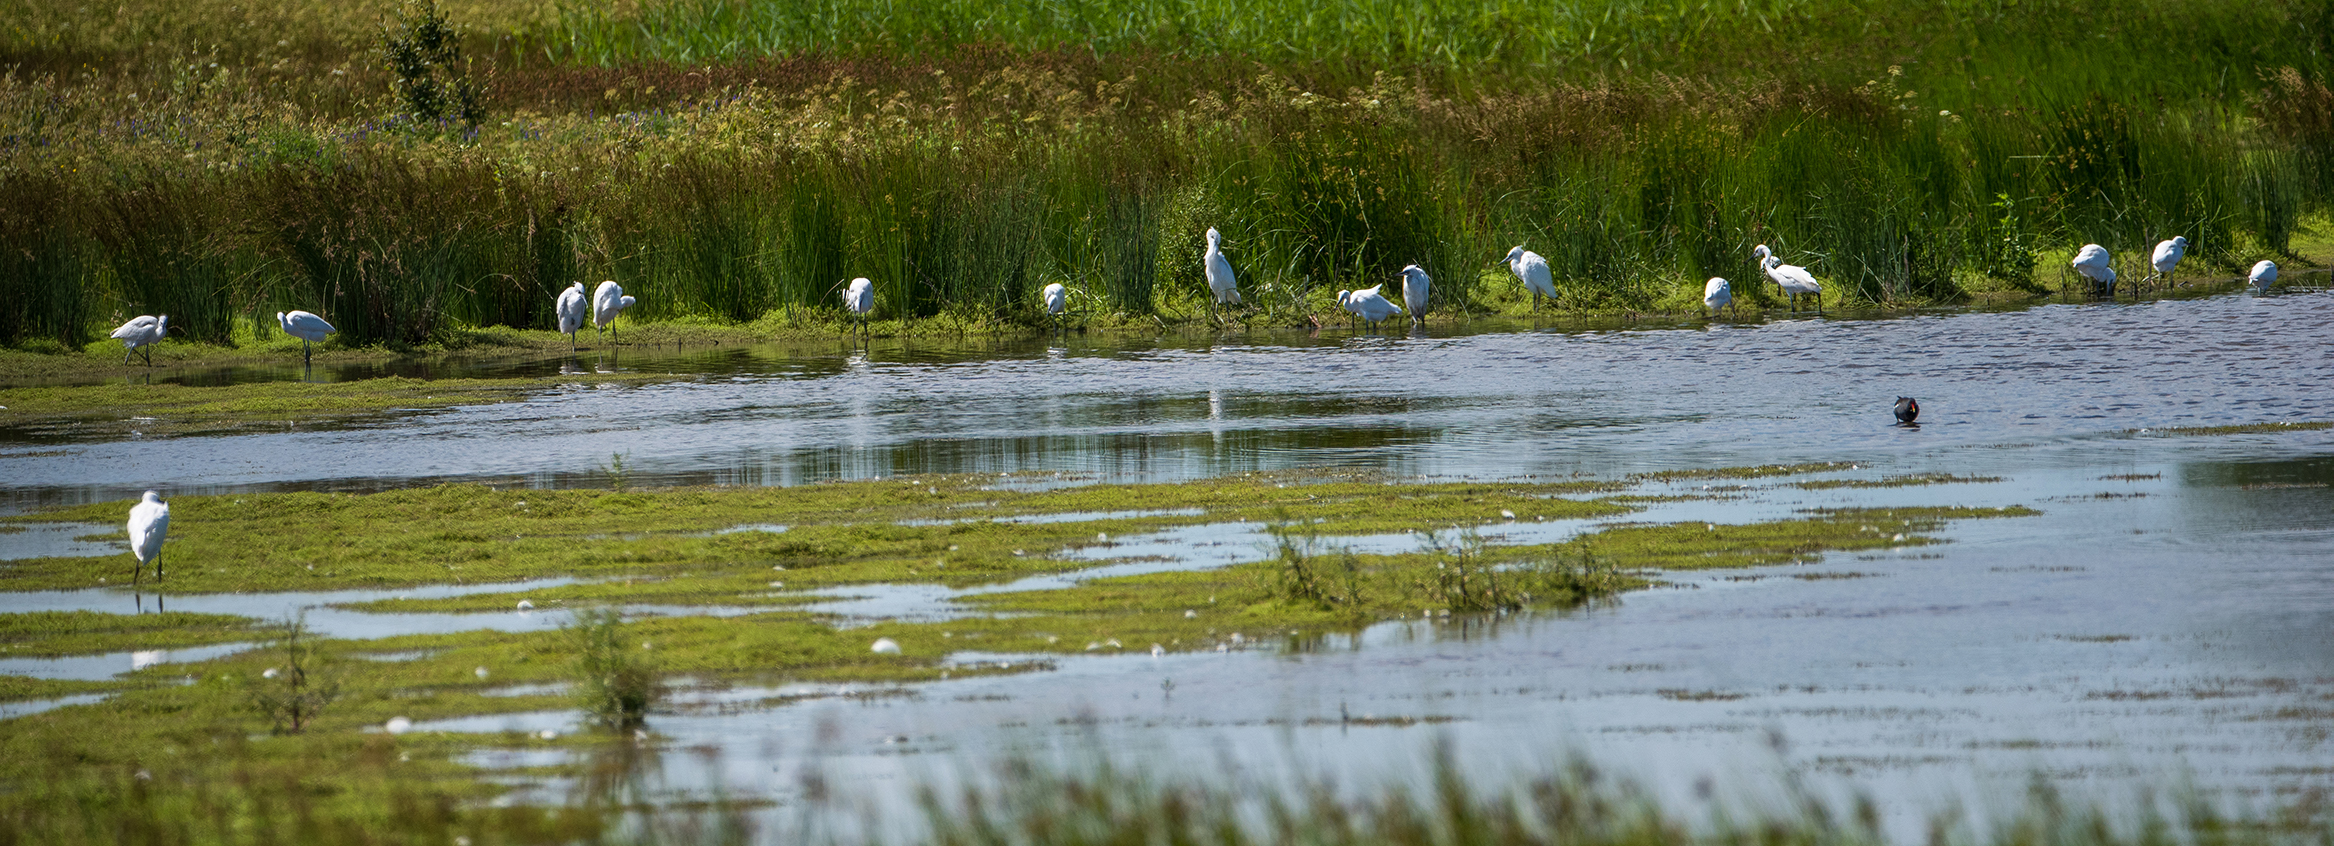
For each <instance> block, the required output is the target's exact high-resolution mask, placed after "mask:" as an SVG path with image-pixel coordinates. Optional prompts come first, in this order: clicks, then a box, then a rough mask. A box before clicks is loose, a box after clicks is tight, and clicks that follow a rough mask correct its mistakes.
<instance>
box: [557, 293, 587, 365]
mask: <svg viewBox="0 0 2334 846" xmlns="http://www.w3.org/2000/svg"><path fill="white" fill-rule="evenodd" d="M584 306H585V303H584V292H583V283H582V282H577V283H575V284H573V285H570V286H568V287H567V290H565V291H561V292H559V303H558V308H559V334H562V335H566V336H567V351H568V352H575V333H577V332H580V331H582V330H583V325H584V317H585V315H584Z"/></svg>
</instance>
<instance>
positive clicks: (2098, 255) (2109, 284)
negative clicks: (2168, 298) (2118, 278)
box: [2067, 244, 2139, 297]
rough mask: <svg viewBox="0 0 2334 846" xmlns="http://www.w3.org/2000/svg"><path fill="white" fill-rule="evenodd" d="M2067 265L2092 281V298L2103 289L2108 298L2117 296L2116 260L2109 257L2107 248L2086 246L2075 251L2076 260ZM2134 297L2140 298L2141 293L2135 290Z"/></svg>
mask: <svg viewBox="0 0 2334 846" xmlns="http://www.w3.org/2000/svg"><path fill="white" fill-rule="evenodd" d="M2067 264H2069V265H2072V266H2073V267H2074V268H2075V272H2076V273H2080V274H2082V275H2083V278H2085V279H2089V280H2091V294H2092V296H2097V295H2098V293H2099V290H2100V289H2102V288H2104V289H2106V290H2107V295H2108V296H2110V297H2112V296H2115V260H2114V259H2113V258H2112V257H2110V256H2108V255H2107V248H2106V247H2102V246H2099V245H2098V244H2084V245H2083V248H2082V249H2080V250H2076V251H2075V258H2074V260H2073V261H2070V262H2067ZM2135 287H2136V286H2135ZM2132 296H2134V297H2137V296H2139V292H2138V291H2136V290H2134V291H2133V292H2132Z"/></svg>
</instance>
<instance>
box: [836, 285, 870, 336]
mask: <svg viewBox="0 0 2334 846" xmlns="http://www.w3.org/2000/svg"><path fill="white" fill-rule="evenodd" d="M843 308H846V309H849V310H850V312H851V313H852V314H854V315H857V316H858V317H859V334H860V335H861V336H865V335H866V334H867V314H868V313H869V312H872V311H874V310H875V283H874V282H872V281H870V280H869V279H868V278H867V277H865V276H861V277H859V278H857V279H853V280H851V285H850V286H849V287H846V288H844V289H843Z"/></svg>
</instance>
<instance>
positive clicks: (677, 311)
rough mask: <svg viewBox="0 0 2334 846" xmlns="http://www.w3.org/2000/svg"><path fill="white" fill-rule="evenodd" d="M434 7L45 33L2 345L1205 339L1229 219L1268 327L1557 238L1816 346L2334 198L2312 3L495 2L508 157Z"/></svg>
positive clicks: (149, 10) (1477, 273) (492, 94)
mask: <svg viewBox="0 0 2334 846" xmlns="http://www.w3.org/2000/svg"><path fill="white" fill-rule="evenodd" d="M387 8H388V7H387V5H386V4H382V5H376V6H370V7H367V6H363V5H360V4H349V5H345V6H339V5H336V6H334V7H332V8H330V9H316V8H312V4H290V3H287V2H283V0H259V2H256V3H239V4H228V3H225V2H223V0H200V2H194V3H187V4H178V3H168V4H165V3H159V2H154V0H133V2H130V3H127V4H123V6H122V8H121V9H119V10H117V14H114V15H111V16H101V17H105V18H106V19H105V20H100V21H84V20H82V19H81V16H78V14H77V13H75V12H73V11H72V10H71V9H66V8H63V7H59V8H56V9H51V8H49V7H48V6H45V5H42V4H17V5H14V6H10V7H7V8H6V9H4V10H0V24H6V25H5V26H0V59H5V60H8V61H9V62H10V63H11V66H12V67H16V68H18V71H17V72H16V73H15V74H14V75H12V76H9V77H8V78H7V79H6V80H5V81H4V82H0V135H6V136H8V137H13V138H17V139H20V141H19V143H16V144H12V145H8V146H6V147H5V148H0V200H5V202H0V209H4V210H5V211H0V263H6V264H7V265H8V267H7V272H5V273H0V286H5V287H6V290H5V291H0V344H8V345H13V346H17V347H20V348H24V349H63V350H76V349H80V348H81V347H82V345H84V344H86V343H88V342H89V341H91V340H93V339H95V338H98V337H102V335H103V333H104V331H105V330H106V329H109V328H110V327H112V326H113V325H115V324H117V323H118V322H120V321H121V320H123V319H126V318H127V317H128V316H131V315H135V314H141V313H169V314H172V315H173V317H174V325H177V326H180V327H183V335H182V336H181V339H182V340H193V341H200V342H205V343H211V344H237V345H254V344H258V345H271V346H274V345H279V344H280V337H279V336H278V335H277V333H276V332H275V331H274V329H273V328H272V326H270V325H269V324H268V323H267V318H268V317H269V316H271V315H272V313H273V312H274V311H277V310H282V309H286V308H292V307H300V308H306V309H308V310H311V311H317V312H320V313H322V314H324V315H325V316H326V317H328V318H330V319H332V320H333V321H335V323H336V324H337V325H338V326H339V327H340V328H341V335H340V336H339V337H338V338H337V339H336V341H335V343H338V344H348V345H357V346H369V345H376V344H381V345H389V346H391V347H395V348H406V347H417V346H426V345H430V344H435V343H444V342H446V341H447V340H448V339H450V338H456V337H459V336H460V335H462V334H463V333H465V332H471V331H476V330H478V329H480V328H482V327H512V328H518V329H536V330H540V329H543V328H546V327H548V326H549V325H550V323H551V308H550V304H551V300H552V297H553V296H554V294H555V293H556V292H557V291H559V290H560V289H562V288H564V287H566V285H567V284H569V283H570V282H573V281H583V282H586V283H587V284H589V283H594V282H596V281H597V280H599V279H603V278H613V279H618V280H620V281H622V282H623V283H624V284H625V285H626V287H627V289H628V290H630V291H632V292H633V293H634V294H635V295H636V296H638V297H639V298H640V305H639V306H637V307H636V311H635V315H636V316H637V317H638V318H639V319H642V320H645V321H650V322H667V321H698V322H710V323H719V324H726V325H741V324H759V323H766V322H776V323H780V324H789V325H804V326H807V325H820V324H823V325H826V326H830V327H834V328H837V329H839V328H840V327H841V325H842V323H841V320H840V310H839V308H838V306H837V301H836V297H835V292H836V290H837V286H838V285H839V284H840V283H841V282H842V281H843V280H845V279H847V278H849V277H851V276H857V275H865V276H868V277H870V278H871V279H873V280H874V281H875V283H876V286H877V309H876V310H877V315H878V317H879V318H880V319H882V320H885V321H890V322H892V323H894V324H895V325H897V326H898V327H900V331H912V327H914V326H915V325H917V324H921V323H925V322H928V321H940V322H942V323H946V324H951V325H955V326H958V327H968V328H975V329H977V330H980V331H1002V330H1010V331H1037V327H1039V326H1040V325H1042V324H1044V323H1045V321H1044V320H1043V319H1042V318H1041V317H1040V315H1039V312H1038V310H1037V306H1036V302H1035V292H1036V291H1037V290H1038V289H1039V288H1041V287H1042V286H1043V285H1045V284H1047V283H1049V282H1057V281H1058V282H1063V283H1065V284H1068V285H1070V286H1071V287H1072V288H1073V289H1075V290H1076V291H1078V296H1077V299H1078V301H1079V302H1080V304H1081V307H1082V310H1083V311H1084V312H1085V315H1084V317H1082V319H1088V318H1091V319H1099V320H1101V321H1103V322H1105V323H1109V324H1121V325H1142V324H1146V323H1149V324H1171V323H1177V322H1185V323H1192V324H1202V325H1206V324H1212V323H1213V322H1214V321H1215V317H1214V315H1212V314H1211V313H1210V310H1209V309H1207V308H1206V307H1205V300H1204V297H1203V291H1204V285H1203V283H1202V280H1201V274H1200V270H1199V266H1198V256H1199V249H1200V235H1201V233H1202V232H1203V231H1205V230H1206V229H1207V228H1208V227H1210V226H1214V227H1217V228H1219V229H1221V230H1222V231H1223V232H1224V235H1225V238H1226V253H1227V255H1229V256H1230V257H1231V259H1232V261H1233V263H1234V265H1235V267H1236V268H1238V270H1239V272H1240V274H1241V277H1242V279H1243V285H1244V288H1245V290H1246V291H1247V294H1248V298H1249V299H1250V301H1251V304H1250V306H1249V307H1247V308H1245V309H1242V310H1239V311H1238V312H1236V313H1235V314H1233V315H1231V316H1230V317H1229V318H1228V320H1229V322H1232V323H1235V324H1248V325H1255V324H1260V323H1261V324H1270V325H1303V324H1308V323H1310V322H1312V321H1313V320H1315V319H1317V318H1320V317H1322V316H1324V315H1328V316H1332V317H1333V316H1334V315H1335V314H1336V311H1335V309H1334V306H1333V305H1332V304H1331V303H1330V296H1331V295H1332V293H1333V292H1334V291H1335V290H1337V289H1339V288H1346V287H1364V286H1366V285H1369V284H1376V283H1377V282H1383V281H1388V280H1391V279H1392V278H1393V275H1394V273H1395V270H1396V268H1399V267H1400V266H1402V265H1404V264H1408V263H1412V262H1416V263H1420V264H1422V265H1423V266H1425V267H1426V268H1427V269H1428V270H1429V271H1430V272H1431V273H1433V274H1434V275H1435V276H1436V280H1437V283H1438V285H1437V291H1438V292H1440V293H1439V294H1438V296H1440V297H1441V298H1442V302H1441V303H1440V304H1439V305H1438V310H1439V311H1440V312H1441V313H1443V314H1446V315H1457V314H1464V313H1474V314H1485V313H1503V312H1520V311H1522V310H1524V308H1525V303H1524V301H1523V299H1522V298H1521V297H1520V296H1518V294H1517V289H1516V285H1515V283H1514V282H1513V280H1511V279H1509V278H1507V277H1506V276H1505V275H1504V272H1503V270H1502V269H1501V268H1498V267H1495V266H1494V261H1495V259H1496V258H1497V257H1498V256H1500V255H1502V254H1503V253H1504V252H1505V251H1506V248H1507V247H1509V246H1512V245H1514V244H1516V243H1524V244H1526V245H1528V246H1530V247H1532V248H1533V249H1535V250H1536V251H1538V252H1540V253H1541V254H1543V255H1545V256H1547V257H1548V259H1549V260H1550V262H1551V265H1552V266H1553V267H1554V268H1555V269H1556V272H1557V276H1558V281H1559V286H1560V292H1561V296H1560V297H1559V305H1560V306H1561V307H1562V308H1564V309H1567V310H1572V311H1584V312H1599V313H1623V314H1626V313H1642V312H1649V311H1667V312H1685V311H1690V310H1693V309H1695V308H1696V307H1697V304H1698V299H1697V292H1698V291H1699V290H1700V284H1701V281H1702V279H1704V278H1706V277H1708V276H1711V275H1722V276H1727V277H1730V278H1733V279H1734V280H1736V283H1737V285H1736V290H1737V298H1738V302H1740V303H1741V304H1742V306H1743V307H1744V308H1748V309H1753V310H1757V309H1763V308H1772V307H1774V306H1775V305H1776V302H1777V295H1776V294H1775V293H1773V292H1771V291H1769V290H1767V289H1766V288H1765V286H1764V285H1760V284H1756V282H1757V280H1758V273H1757V270H1756V268H1755V267H1753V266H1752V264H1751V263H1750V259H1749V249H1750V247H1751V246H1752V245H1754V244H1757V243H1767V244H1770V245H1772V246H1774V247H1775V248H1777V250H1778V251H1779V252H1780V253H1781V254H1782V255H1783V257H1784V258H1785V259H1786V260H1787V261H1791V262H1794V263H1800V264H1805V265H1807V266H1809V267H1810V268H1812V269H1813V270H1814V271H1815V273H1816V274H1817V275H1818V276H1819V277H1821V278H1823V279H1825V280H1826V281H1827V282H1828V283H1829V284H1830V286H1831V288H1830V297H1831V298H1832V300H1833V304H1835V305H1845V306H1852V307H1867V306H1876V305H1877V306H1903V305H1920V304H1931V303H1950V302H1959V301H1963V300H1966V299H1968V298H1970V297H1972V296H1983V297H1988V298H1993V297H2004V296H2034V295H2037V294H2039V293H2043V292H2047V291H2052V290H2056V289H2058V288H2059V287H2061V284H2062V282H2063V279H2064V276H2065V274H2064V273H2063V272H2062V269H2061V268H2060V267H2059V266H2058V263H2057V262H2056V261H2055V260H2052V259H2046V258H2045V257H2047V256H2051V255H2055V253H2056V252H2057V251H2060V250H2067V249H2072V248H2073V247H2075V246H2077V245H2080V244H2083V243H2086V242H2097V243H2100V244H2103V245H2105V246H2107V247H2109V248H2110V249H2112V250H2114V251H2115V253H2116V254H2117V255H2119V256H2123V257H2124V261H2125V268H2126V271H2127V272H2131V271H2135V270H2136V268H2137V267H2138V261H2139V256H2140V255H2141V254H2142V253H2143V252H2144V250H2145V249H2146V248H2147V247H2148V246H2149V245H2151V244H2152V243H2153V242H2154V241H2156V240H2158V239H2160V238H2162V237H2166V236H2169V235H2171V234H2175V233H2178V234H2185V235H2187V236H2189V237H2190V239H2191V240H2192V241H2193V242H2194V244H2195V246H2194V247H2193V248H2192V256H2193V258H2192V259H2191V263H2192V264H2193V265H2194V267H2195V270H2194V271H2192V272H2193V273H2196V274H2199V275H2206V276H2210V275H2216V274H2217V275H2222V276H2226V275H2231V274H2234V273H2235V272H2236V270H2237V269H2238V268H2240V267H2242V266H2243V265H2245V264H2248V263H2250V261H2252V260H2253V259H2255V258H2259V257H2263V256H2283V257H2285V258H2286V259H2287V261H2288V263H2295V262H2296V260H2297V258H2299V257H2298V256H2295V255H2294V254H2293V251H2294V250H2296V249H2300V248H2302V247H2305V246H2308V245H2311V244H2316V243H2317V242H2318V241H2319V240H2321V238H2320V236H2321V233H2318V232H2315V231H2313V227H2322V226H2323V221H2324V220H2325V214H2326V212H2327V206H2326V203H2325V198H2326V197H2327V196H2329V195H2330V194H2334V190H2330V189H2334V155H2328V154H2327V153H2326V152H2325V151H2326V150H2329V149H2334V124H2329V123H2328V122H2327V121H2326V120H2325V119H2324V118H2323V115H2324V114H2326V113H2328V111H2329V110H2328V108H2327V107H2328V106H2329V105H2334V94H2329V93H2328V89H2327V88H2326V87H2325V85H2324V84H2323V82H2324V79H2325V73H2326V68H2325V67H2324V60H2323V59H2322V58H2320V57H2321V55H2322V54H2324V53H2325V51H2324V50H2320V49H2318V48H2317V47H2316V46H2313V45H2317V44H2319V43H2320V42H2321V41H2323V39H2324V36H2323V35H2322V34H2320V33H2322V32H2323V31H2325V30H2326V29H2327V28H2328V27H2329V26H2330V24H2329V23H2328V18H2329V16H2328V15H2327V14H2325V13H2324V12H2323V10H2322V9H2319V8H2318V7H2317V6H2316V5H2312V3H2311V2H2306V0H2291V2H2275V3H2264V4H2204V3H2190V2H2172V0H2115V2H2109V3H2104V4H2100V3H2074V2H2066V0H2049V1H2048V2H2035V3H2022V4H2016V5H2010V6H2000V5H1995V4H1985V3H1969V2H1961V0H1930V2H1917V3H1910V4H1893V5H1886V6H1873V5H1871V4H1851V3H1847V2H1844V0H1791V2H1776V3H1758V4H1750V5H1734V6H1727V5H1723V4H1718V5H1703V6H1678V7H1674V8H1673V7H1670V6H1658V5H1651V6H1649V5H1645V4H1640V3H1634V2H1622V1H1621V0H1604V1H1603V2H1590V3H1586V4H1580V5H1574V6H1562V7H1548V6H1545V5H1540V6H1534V5H1531V4H1524V3H1513V2H1497V3H1492V4H1488V5H1486V4H1459V3H1451V2H1444V1H1443V0H1352V2H1349V3H1344V4H1339V5H1335V6H1331V7H1327V8H1315V7H1288V8H1285V9H1284V8H1280V7H1270V6H1257V5H1255V4H1249V5H1245V6H1235V5H1230V4H1221V3H1216V2H1212V0H1208V2H1201V0H1177V2H1168V0H1095V2H1092V3H1081V4H1072V5H1067V6H1065V5H1061V4H1022V5H1014V4H1006V5H1003V6H999V5H995V4H973V3H966V2H962V0H905V2H900V3H893V4H886V5H884V6H883V7H881V8H882V10H883V11H882V13H881V14H876V13H874V9H875V8H876V7H872V6H868V5H865V4H859V3H852V2H842V0H820V2H816V3H809V4H750V5H749V4H742V3H735V2H724V0H661V1H660V0H651V1H650V2H642V3H637V4H622V5H618V6H611V7H600V6H591V7H587V6H585V5H581V4H574V5H570V4H549V5H546V4H541V3H533V2H519V1H518V0H473V1H472V2H456V3H450V4H448V5H447V6H446V7H445V9H446V11H447V12H448V14H450V15H451V17H452V20H453V21H454V23H455V24H456V25H457V26H458V27H468V28H469V29H468V30H467V31H468V32H469V33H470V34H469V36H468V37H467V39H466V41H465V42H464V44H465V46H466V48H467V49H468V56H469V59H470V61H471V62H472V63H473V64H471V65H470V66H469V67H470V68H471V70H470V73H471V74H473V75H475V76H477V77H479V78H482V79H486V80H488V83H487V89H488V94H487V99H486V104H487V109H488V112H487V116H486V119H485V120H484V121H483V122H482V123H481V124H480V125H478V126H477V127H475V128H470V127H462V126H446V125H440V124H417V123H415V122H413V121H411V120H409V119H407V118H406V117H401V116H400V115H403V114H404V113H405V111H406V110H405V108H404V106H402V105H400V103H399V102H397V101H395V100H394V99H393V98H390V97H388V96H387V95H385V94H383V93H381V92H385V91H387V90H388V89H389V87H390V84H391V81H392V80H391V78H390V76H389V75H388V71H387V70H386V69H385V68H384V67H383V66H382V64H381V62H380V57H379V54H378V53H377V48H378V43H379V42H378V39H379V38H380V37H381V32H382V30H381V29H380V28H379V27H378V25H377V22H378V21H379V20H380V19H381V15H382V12H384V11H386V10H387ZM2070 31H2078V32H2083V33H2086V38H2085V39H2084V40H2083V41H2082V43H2081V45H2080V46H2079V47H2078V46H2074V45H2073V42H2071V41H2069V39H2067V38H2066V37H2065V33H2066V32H2070ZM187 45H207V46H206V47H204V48H201V49H199V50H197V49H194V48H190V47H189V46H187ZM2133 56H2148V57H2151V58H2150V59H2149V60H2148V61H2144V62H2140V61H2131V60H2130V59H2129V57H2133ZM2317 258H2318V259H2323V258H2324V256H2318V257H2317ZM243 326H251V327H256V328H255V329H254V330H253V331H251V332H250V334H249V337H248V338H245V337H244V336H243V335H242V332H243V330H241V329H239V328H238V327H243ZM168 346H169V345H165V347H166V348H167V347H168Z"/></svg>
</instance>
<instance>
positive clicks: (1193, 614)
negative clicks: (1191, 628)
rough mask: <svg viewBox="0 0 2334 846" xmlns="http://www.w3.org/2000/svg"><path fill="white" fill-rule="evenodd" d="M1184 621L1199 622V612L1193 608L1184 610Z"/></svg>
mask: <svg viewBox="0 0 2334 846" xmlns="http://www.w3.org/2000/svg"><path fill="white" fill-rule="evenodd" d="M1183 619H1186V620H1197V619H1199V611H1198V610H1197V609H1193V608H1185V609H1183Z"/></svg>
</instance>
